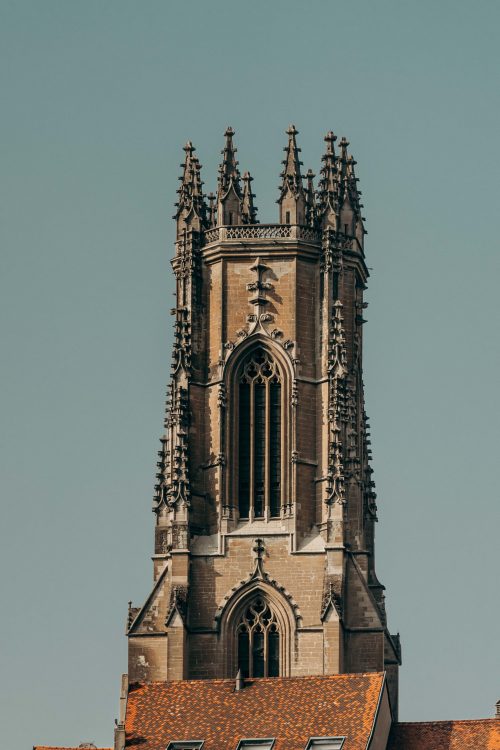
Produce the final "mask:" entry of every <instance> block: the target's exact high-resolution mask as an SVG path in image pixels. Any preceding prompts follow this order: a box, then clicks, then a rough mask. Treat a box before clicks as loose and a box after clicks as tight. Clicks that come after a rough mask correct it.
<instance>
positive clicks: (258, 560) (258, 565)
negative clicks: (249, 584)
mask: <svg viewBox="0 0 500 750" xmlns="http://www.w3.org/2000/svg"><path fill="white" fill-rule="evenodd" d="M252 551H253V552H254V553H255V568H254V571H253V574H252V578H264V577H265V573H264V568H263V565H264V554H265V551H266V548H265V547H264V540H263V539H261V538H260V537H259V538H257V539H255V541H254V545H253V547H252Z"/></svg>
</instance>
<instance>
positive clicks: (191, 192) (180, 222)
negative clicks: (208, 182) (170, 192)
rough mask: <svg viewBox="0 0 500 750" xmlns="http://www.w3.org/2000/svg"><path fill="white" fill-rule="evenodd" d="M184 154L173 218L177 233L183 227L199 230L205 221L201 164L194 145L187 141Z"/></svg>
mask: <svg viewBox="0 0 500 750" xmlns="http://www.w3.org/2000/svg"><path fill="white" fill-rule="evenodd" d="M183 149H184V151H185V153H186V156H185V159H184V164H181V167H182V170H183V171H182V175H181V176H180V177H179V180H180V181H181V186H180V188H179V189H178V190H177V193H178V195H179V200H178V201H177V203H176V204H175V205H176V207H177V211H176V214H175V216H174V219H177V230H178V234H180V232H181V231H182V229H184V228H185V227H189V228H192V229H195V230H196V231H199V230H200V229H201V228H202V227H203V226H204V225H205V222H206V205H205V201H204V197H203V189H202V188H203V182H202V181H201V164H200V162H199V161H198V157H197V156H196V155H195V153H194V150H195V149H194V146H193V144H192V143H191V141H188V142H187V143H186V145H185V146H184V147H183Z"/></svg>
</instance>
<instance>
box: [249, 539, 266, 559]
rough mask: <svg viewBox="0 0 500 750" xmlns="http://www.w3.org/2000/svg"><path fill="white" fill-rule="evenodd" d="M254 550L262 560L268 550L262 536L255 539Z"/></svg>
mask: <svg viewBox="0 0 500 750" xmlns="http://www.w3.org/2000/svg"><path fill="white" fill-rule="evenodd" d="M252 549H253V551H254V552H255V556H256V558H257V560H262V558H263V556H264V552H265V551H266V548H265V547H264V540H263V539H261V538H260V537H259V538H258V539H256V540H255V544H254V546H253V547H252Z"/></svg>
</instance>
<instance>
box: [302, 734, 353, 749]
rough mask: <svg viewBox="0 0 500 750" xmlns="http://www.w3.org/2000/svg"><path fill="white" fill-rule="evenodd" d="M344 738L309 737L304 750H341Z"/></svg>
mask: <svg viewBox="0 0 500 750" xmlns="http://www.w3.org/2000/svg"><path fill="white" fill-rule="evenodd" d="M344 742H345V737H311V738H310V740H309V742H308V743H307V745H306V749H305V750H342V745H343V744H344Z"/></svg>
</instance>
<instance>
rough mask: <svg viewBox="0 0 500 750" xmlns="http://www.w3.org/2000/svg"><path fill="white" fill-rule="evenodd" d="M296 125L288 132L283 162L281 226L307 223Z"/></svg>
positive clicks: (280, 198)
mask: <svg viewBox="0 0 500 750" xmlns="http://www.w3.org/2000/svg"><path fill="white" fill-rule="evenodd" d="M298 132H299V131H298V130H297V128H296V127H295V125H290V126H289V127H288V130H287V131H286V133H287V135H288V145H286V146H285V147H284V149H283V151H285V153H286V158H285V159H284V160H283V161H282V164H283V165H284V169H283V171H282V172H281V179H282V182H281V186H280V191H281V193H280V197H279V198H278V203H279V204H280V224H304V223H305V221H306V196H305V193H304V186H303V184H302V174H301V171H300V167H301V166H302V162H301V161H300V159H299V153H300V148H299V147H298V146H297V141H296V138H295V136H296V135H297V134H298Z"/></svg>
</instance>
